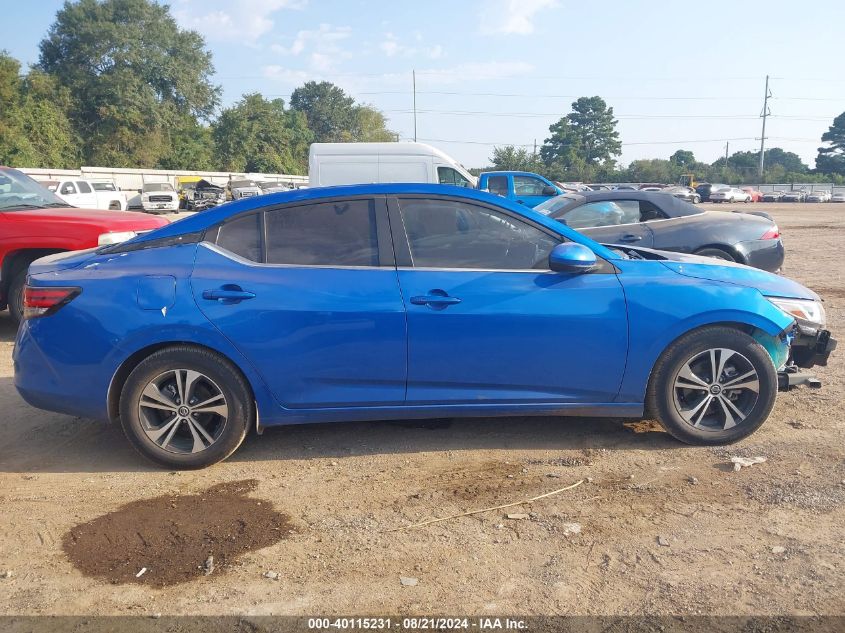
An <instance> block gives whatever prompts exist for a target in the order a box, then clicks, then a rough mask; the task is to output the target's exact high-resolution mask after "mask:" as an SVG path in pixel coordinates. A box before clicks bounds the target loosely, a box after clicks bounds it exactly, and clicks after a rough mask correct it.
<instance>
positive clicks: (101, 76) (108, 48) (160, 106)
mask: <svg viewBox="0 0 845 633" xmlns="http://www.w3.org/2000/svg"><path fill="white" fill-rule="evenodd" d="M40 49H41V56H40V61H39V66H40V68H41V69H43V70H44V71H46V72H47V73H49V74H50V75H52V76H53V77H54V78H55V79H56V80H57V81H58V82H59V83H60V84H61V85H62V86H64V87H66V88H67V89H68V90H69V91H70V92H71V93H72V94H73V96H74V99H73V103H72V107H71V120H72V122H73V124H74V126H75V128H76V130H77V133H78V134H79V135H80V136H81V138H82V142H83V154H84V159H85V161H86V162H90V163H95V164H96V163H101V164H109V165H114V166H131V167H152V166H154V165H156V164H158V163H159V161H161V160H166V159H164V157H165V156H166V155H167V154H168V153H169V152H170V151H171V150H170V148H169V147H168V141H169V133H168V130H170V129H172V128H176V127H178V126H179V125H181V124H183V122H184V119H185V117H194V118H199V119H201V120H208V119H209V118H210V117H211V116H212V114H213V112H214V109H215V107H216V106H217V104H218V103H219V97H220V89H219V87H216V86H214V85H213V84H212V83H211V79H210V78H211V75H212V74H213V72H214V68H213V66H212V63H211V53H209V52H208V51H207V50H206V49H205V43H204V41H203V38H202V37H201V36H200V35H199V34H198V33H196V32H194V31H185V30H182V29H180V28H179V27H178V26H177V24H176V21H175V20H174V19H173V17H172V16H171V15H170V9H169V7H167V6H166V5H159V4H157V3H155V2H153V1H151V0H79V1H78V2H70V1H68V2H65V4H64V6H63V7H62V8H61V9H60V10H59V12H58V13H57V14H56V21H55V22H54V24H53V25H52V26H51V27H50V30H49V32H48V34H47V37H46V38H45V39H44V40H42V42H41V45H40Z"/></svg>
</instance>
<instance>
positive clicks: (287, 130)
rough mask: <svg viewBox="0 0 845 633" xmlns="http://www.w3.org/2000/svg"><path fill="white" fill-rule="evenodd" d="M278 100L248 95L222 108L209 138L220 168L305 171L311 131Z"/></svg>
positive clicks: (287, 171)
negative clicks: (214, 147)
mask: <svg viewBox="0 0 845 633" xmlns="http://www.w3.org/2000/svg"><path fill="white" fill-rule="evenodd" d="M284 105H285V104H284V101H282V100H281V99H273V100H267V99H265V98H264V97H262V96H261V95H260V94H258V93H254V94H248V95H245V96H244V97H243V99H241V100H240V101H239V102H238V103H236V104H235V105H233V106H232V107H231V108H226V109H225V110H223V112H222V113H221V114H220V118H219V119H218V120H217V122H216V123H215V125H214V131H213V137H214V142H215V145H216V148H217V155H218V160H219V161H220V162H221V163H222V164H221V166H222V167H223V169H225V170H228V171H241V172H270V173H289V174H290V173H305V172H306V171H307V163H308V145H309V143H310V142H311V132H310V130H309V129H308V127H307V122H306V119H305V116H304V115H303V114H302V113H301V112H293V111H290V110H285V107H284Z"/></svg>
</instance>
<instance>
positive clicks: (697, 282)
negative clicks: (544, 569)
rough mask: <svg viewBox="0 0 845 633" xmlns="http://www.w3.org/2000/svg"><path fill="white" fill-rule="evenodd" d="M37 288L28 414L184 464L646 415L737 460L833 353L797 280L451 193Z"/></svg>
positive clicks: (292, 219) (220, 219)
mask: <svg viewBox="0 0 845 633" xmlns="http://www.w3.org/2000/svg"><path fill="white" fill-rule="evenodd" d="M24 292H25V297H24V305H25V319H24V321H23V322H22V324H21V326H20V330H19V331H18V336H17V343H16V346H15V353H14V366H15V384H16V386H17V388H18V391H19V392H20V393H21V395H22V396H23V397H24V398H25V399H26V400H27V402H29V403H30V404H32V405H34V406H36V407H40V408H43V409H48V410H51V411H59V412H62V413H67V414H69V415H76V416H81V417H86V418H101V419H107V420H113V421H119V423H120V424H121V426H122V427H123V429H124V431H125V433H126V437H127V438H128V439H129V441H130V442H131V443H132V445H133V446H134V447H135V448H136V449H137V450H138V451H139V452H140V453H141V454H142V455H144V456H146V457H148V458H149V459H151V460H153V461H154V462H157V463H158V464H161V465H164V466H167V467H168V468H200V467H203V466H207V465H209V464H212V463H214V462H217V461H220V460H222V459H225V458H226V457H227V456H229V455H230V454H232V452H233V451H235V449H237V448H238V446H239V445H240V444H241V442H242V441H243V439H244V437H245V435H246V433H247V432H248V431H249V429H250V428H253V427H254V428H256V429H259V430H260V429H262V428H263V427H268V426H273V425H281V424H297V423H307V422H337V421H342V420H386V419H402V418H428V417H431V418H434V417H437V418H441V417H459V416H506V415H547V416H548V415H585V416H614V417H615V416H619V417H641V416H644V415H649V416H654V417H656V418H657V419H658V420H659V421H660V423H661V424H662V425H663V427H664V428H665V429H666V430H667V431H668V432H669V433H671V434H672V435H673V436H674V437H676V438H677V439H679V440H681V441H682V442H687V443H690V444H701V445H707V444H710V445H712V444H724V443H729V442H734V441H737V440H739V439H741V438H744V437H746V436H747V435H749V434H750V433H753V432H754V431H755V430H756V429H757V428H758V427H759V426H760V425H761V424H762V423H763V422H764V421H765V420H766V418H767V416H768V415H769V412H770V411H771V409H772V406H773V405H774V402H775V397H776V395H777V392H778V390H779V389H786V388H789V387H791V386H794V385H797V384H801V383H809V384H811V385H813V386H815V385H817V381H816V380H815V378H814V377H813V376H811V375H810V374H808V373H807V372H806V371H804V370H805V369H807V368H810V367H812V366H814V365H823V364H825V363H826V362H827V358H828V355H829V354H830V352H831V350H832V349H833V348H834V347H835V341H834V340H833V339H831V337H830V332H828V331H827V330H825V329H824V325H825V314H824V309H823V307H822V304H821V301H820V299H819V297H818V296H817V295H816V294H815V293H813V292H812V291H811V290H808V289H807V288H804V287H803V286H801V285H799V284H797V283H795V282H793V281H790V280H788V279H785V278H783V277H779V276H776V275H773V274H769V273H766V272H763V271H761V270H757V269H754V268H749V267H746V266H742V265H738V264H731V263H728V262H724V261H719V260H714V259H706V258H702V257H695V256H689V255H680V254H677V253H667V252H660V251H654V250H649V249H638V248H631V247H627V246H619V247H615V246H604V245H601V244H598V243H596V242H594V241H592V240H590V239H589V238H587V237H585V236H583V235H581V234H579V233H577V232H576V231H574V230H572V229H570V228H568V227H566V226H564V225H563V224H560V223H558V222H557V221H555V220H552V219H549V218H547V217H545V216H543V215H540V214H538V213H535V212H533V211H531V210H529V209H526V208H525V207H524V206H522V205H518V204H515V203H510V202H508V201H506V200H503V199H502V198H501V197H498V196H493V195H490V194H487V193H484V192H480V191H473V190H468V189H464V188H457V187H450V186H443V185H417V184H385V185H361V186H348V187H330V188H320V189H308V190H301V191H291V192H283V193H276V194H270V195H264V196H259V197H256V198H250V199H248V200H244V201H240V202H235V203H231V204H226V205H223V206H221V207H218V208H216V209H213V210H211V211H208V212H205V213H202V214H197V215H194V216H192V217H190V218H188V219H185V220H182V221H180V222H176V223H174V224H171V225H169V226H166V227H164V228H161V229H159V230H156V231H154V232H151V233H147V234H144V235H140V236H138V237H136V238H134V239H132V240H130V241H127V242H123V243H121V244H117V245H111V246H106V247H103V248H99V249H97V250H89V251H83V252H75V253H63V254H59V255H52V256H49V257H45V258H43V259H40V260H38V261H36V262H35V263H34V264H32V266H31V267H30V269H29V278H28V282H27V286H26V288H25V291H24Z"/></svg>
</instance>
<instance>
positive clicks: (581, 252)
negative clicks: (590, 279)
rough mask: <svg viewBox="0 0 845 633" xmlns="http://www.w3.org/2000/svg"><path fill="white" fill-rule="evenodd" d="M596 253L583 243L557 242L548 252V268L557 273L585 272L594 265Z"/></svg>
mask: <svg viewBox="0 0 845 633" xmlns="http://www.w3.org/2000/svg"><path fill="white" fill-rule="evenodd" d="M596 261H597V260H596V254H595V253H594V252H593V251H591V250H590V249H589V248H587V247H586V246H584V245H583V244H576V243H575V242H566V243H564V244H558V245H557V246H555V247H554V248H553V249H552V252H551V253H549V268H551V269H552V270H553V271H555V272H558V273H587V272H590V271H591V270H592V269H593V268H595V267H596Z"/></svg>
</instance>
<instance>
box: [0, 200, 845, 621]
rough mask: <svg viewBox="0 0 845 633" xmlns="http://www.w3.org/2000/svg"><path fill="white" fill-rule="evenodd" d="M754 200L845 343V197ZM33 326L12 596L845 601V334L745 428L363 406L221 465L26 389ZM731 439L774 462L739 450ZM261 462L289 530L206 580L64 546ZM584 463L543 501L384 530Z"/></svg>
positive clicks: (16, 609) (12, 463)
mask: <svg viewBox="0 0 845 633" xmlns="http://www.w3.org/2000/svg"><path fill="white" fill-rule="evenodd" d="M755 206H756V207H757V208H761V209H765V210H766V211H769V212H770V213H772V214H773V215H774V216H775V217H776V220H777V221H778V223H779V225H780V226H781V228H782V230H783V234H784V242H785V244H786V249H787V260H786V265H785V268H784V273H785V274H787V275H789V276H791V277H794V278H795V279H797V280H799V281H801V282H803V283H804V284H806V285H808V286H809V287H811V288H813V289H815V290H816V291H817V292H819V294H821V295H822V297H823V298H824V299H825V301H826V309H827V315H828V325H829V327H830V329H832V330H833V331H834V336H837V337H838V338H839V340H840V341H841V340H842V339H843V338H845V278H844V277H843V275H845V265H843V263H842V261H843V259H842V248H843V239H845V205H835V204H819V205H809V204H801V205H797V204H796V205H776V204H767V205H755ZM13 341H14V330H13V327H12V325H11V323H10V322H9V320H8V317H7V315H6V314H5V313H4V314H2V315H0V411H2V414H0V416H2V425H0V615H3V614H5V615H10V614H17V615H22V614H121V615H133V614H135V615H151V614H156V613H163V614H210V615H215V614H249V615H262V614H298V615H319V614H339V613H344V614H361V615H376V614H457V613H475V614H503V613H521V614H603V615H611V614H633V615H637V614H658V615H659V614H676V615H677V614H721V615H724V614H741V615H751V614H758V615H763V614H792V615H817V614H843V613H845V547H844V546H843V543H845V528H843V525H845V449H843V446H844V445H845V413H843V410H845V407H843V405H845V371H843V368H845V348H842V349H840V350H838V351H837V352H834V356H833V358H832V362H831V364H830V366H829V367H826V368H820V369H819V370H818V375H819V377H820V378H821V380H822V381H823V383H824V387H823V388H822V389H821V390H819V391H810V390H798V391H794V392H790V393H787V394H781V395H780V396H779V398H778V402H777V405H776V407H775V410H774V412H773V414H772V416H771V417H770V419H769V420H768V422H766V424H765V425H764V426H763V427H762V428H761V429H760V430H759V431H758V432H757V433H756V434H755V435H753V436H752V437H751V438H749V439H747V440H745V441H744V442H742V443H740V444H738V445H734V446H731V447H725V448H717V449H710V448H692V447H688V446H684V445H682V444H679V443H677V442H676V441H674V440H672V439H671V438H670V437H668V436H667V435H666V434H665V433H662V432H642V433H637V432H634V430H632V429H630V428H627V427H625V426H623V424H622V421H621V420H606V419H605V420H596V419H584V418H564V419H557V418H507V419H486V420H465V421H454V422H451V423H449V422H446V423H441V424H425V423H411V424H399V423H386V422H380V423H366V424H364V423H350V424H343V425H313V426H301V427H288V428H281V429H271V430H268V431H267V432H266V433H265V434H264V436H263V437H256V436H254V435H253V436H250V437H249V438H248V439H247V441H246V443H245V444H244V446H243V447H242V448H241V449H240V451H238V452H237V453H236V454H235V455H234V456H233V457H232V458H230V459H229V460H228V461H227V462H225V463H222V464H219V465H217V466H214V467H212V468H210V469H206V470H202V471H197V472H182V473H177V472H168V471H163V470H159V469H156V468H154V467H152V466H150V465H148V464H146V463H145V462H144V461H142V459H141V458H139V457H138V456H137V455H136V454H135V453H134V452H133V451H132V449H131V448H130V447H129V445H128V444H127V442H126V441H125V440H124V438H123V437H122V435H121V432H120V431H119V430H118V429H116V428H110V427H109V426H106V425H104V424H102V423H98V422H92V421H88V420H82V419H74V418H71V417H67V416H63V415H58V414H51V413H46V412H43V411H38V410H36V409H33V408H31V407H29V406H28V405H26V404H25V403H24V402H23V401H22V400H21V399H20V397H19V396H18V395H17V393H16V392H15V390H14V387H13V384H12V367H11V360H10V355H11V352H12V347H13ZM641 428H645V429H648V428H649V425H641ZM735 455H741V456H764V457H766V458H767V461H766V462H765V463H762V464H757V465H755V466H752V467H750V468H744V469H743V470H741V471H739V472H734V471H733V470H732V469H731V468H730V464H729V463H728V462H729V460H730V457H731V456H735ZM248 480H257V484H255V488H254V490H251V491H248V492H244V493H243V494H245V495H247V496H248V499H246V500H245V502H244V503H243V504H242V505H238V506H235V507H237V508H242V512H243V516H242V517H241V519H242V521H243V522H247V523H248V522H250V520H251V519H252V518H256V519H257V520H260V521H265V522H266V521H269V519H268V518H267V516H266V515H267V512H268V510H269V508H268V506H267V504H268V503H269V504H272V506H271V507H272V509H273V510H274V511H275V512H276V513H279V514H278V515H276V514H273V516H279V517H283V520H282V519H279V521H282V522H281V523H275V524H274V523H273V522H272V521H269V523H267V524H268V525H276V526H278V525H282V524H284V525H286V526H289V528H290V529H289V530H288V531H286V532H285V534H284V537H283V538H278V539H276V538H273V539H267V542H269V543H272V544H270V545H267V546H264V545H266V543H264V542H260V543H259V546H261V549H251V548H250V547H243V548H241V550H240V551H238V552H237V555H232V556H229V557H223V558H219V557H215V561H217V560H218V559H219V560H220V563H219V564H217V565H216V566H215V568H214V570H213V571H212V572H211V573H206V571H207V569H206V567H205V563H206V556H205V553H206V552H205V551H200V550H198V551H197V554H196V556H197V560H196V569H197V573H196V574H195V577H194V579H192V580H190V581H189V582H181V583H180V584H178V585H174V586H169V587H158V586H156V585H155V583H154V582H149V583H146V584H145V583H143V582H135V578H134V574H135V571H136V570H134V568H133V569H126V570H123V572H121V573H122V574H123V577H124V578H125V580H121V579H120V578H121V577H120V575H119V574H118V577H114V576H107V578H109V579H104V578H103V577H102V576H97V575H91V573H92V572H91V571H90V570H88V574H87V575H83V573H82V572H81V571H80V570H79V569H78V568H77V567H76V566H74V564H73V563H72V562H71V559H70V558H69V556H68V554H66V553H65V550H64V549H63V542H67V539H69V538H71V537H69V536H68V534H69V533H71V532H72V531H73V530H77V533H81V532H79V531H80V530H83V529H84V526H83V527H79V526H82V524H85V523H86V522H89V521H92V520H95V519H98V517H101V516H102V515H104V514H106V513H110V512H115V511H118V512H120V513H121V517H122V518H121V520H122V521H123V523H120V524H119V525H120V526H121V529H126V530H131V529H133V528H134V527H135V525H136V523H135V522H133V520H132V518H133V516H132V512H137V513H138V517H137V525H144V526H146V527H145V530H147V531H149V530H154V529H155V524H154V522H152V523H151V522H150V513H149V512H145V511H144V504H143V503H139V502H143V501H144V500H150V499H154V498H157V497H166V498H172V499H174V501H173V504H174V506H173V507H174V508H175V507H176V506H177V505H178V503H179V499H181V498H184V497H180V495H191V496H193V495H199V498H200V499H202V498H203V495H206V494H208V489H210V488H212V487H214V486H219V485H220V484H231V485H232V486H234V487H236V488H237V487H238V486H242V485H244V484H242V483H240V482H248ZM579 480H584V483H583V484H582V485H580V486H578V487H577V488H574V489H571V490H568V491H565V492H562V493H560V494H558V495H554V496H551V497H548V498H545V499H541V500H538V501H536V502H533V503H531V504H528V505H524V506H518V507H514V508H508V509H504V510H497V511H493V512H488V513H482V514H477V515H473V516H470V517H464V518H456V519H452V520H449V521H444V522H441V523H436V524H433V525H429V526H425V527H421V528H416V529H410V530H402V531H390V532H389V531H387V530H390V529H391V528H396V527H399V526H403V525H406V524H409V523H412V522H416V521H421V520H424V519H428V518H431V517H439V516H445V515H449V514H454V513H458V512H463V511H467V510H472V509H477V508H484V507H489V506H495V505H499V504H505V503H509V502H512V501H519V500H523V499H528V498H531V497H535V496H537V495H541V494H543V493H546V492H549V491H553V490H556V489H559V488H563V487H564V486H568V485H570V484H573V483H575V482H577V481H579ZM249 485H252V484H249ZM191 498H192V499H193V505H191V506H190V507H192V508H195V515H194V519H195V521H196V522H197V524H196V525H192V526H190V527H191V529H192V530H193V531H192V532H191V533H193V534H202V533H203V531H204V526H205V525H206V524H208V523H210V522H213V521H214V519H215V517H216V516H217V515H218V514H219V509H218V508H217V506H215V504H214V503H209V504H203V503H201V502H199V503H198V502H197V501H196V500H197V497H191ZM257 502H260V503H261V504H263V509H261V510H256V503H257ZM154 503H161V501H160V500H158V499H157V500H155V501H154ZM126 504H131V505H128V506H127V507H126V508H124V507H123V506H124V505H126ZM154 507H156V506H154ZM127 513H128V515H127ZM507 513H517V514H521V513H524V514H527V515H528V516H527V517H526V518H521V519H509V518H507V516H506V515H507ZM235 519H236V523H237V517H235ZM101 521H102V520H101ZM288 521H289V523H288ZM576 523H577V524H578V525H579V526H580V532H579V531H577V528H575V526H573V525H572V524H576ZM97 525H99V524H97ZM268 529H270V528H268ZM238 533H239V532H238V530H237V529H235V530H234V531H233V532H232V534H234V536H233V537H232V538H234V539H237V534H238ZM145 536H146V537H147V539H148V540H150V542H153V543H156V542H165V541H167V538H166V535H154V536H155V538H153V535H149V534H146V535H145ZM130 537H131V535H130ZM127 538H129V537H127ZM129 540H131V538H129ZM259 541H260V539H259ZM127 542H128V541H126V540H124V541H120V540H117V541H113V540H112V538H103V539H102V540H101V542H100V546H101V548H102V552H103V558H104V559H109V560H111V559H110V558H109V557H112V558H113V559H114V560H118V561H119V560H122V558H121V553H122V551H123V549H122V548H125V547H130V546H129V545H127ZM209 542H211V543H212V544H211V545H210V548H211V550H213V548H214V547H215V545H214V541H209ZM89 545H90V543H89ZM136 545H137V544H136ZM170 546H172V543H171V544H170ZM115 550H117V552H115ZM211 550H209V553H210V554H213V551H211ZM163 560H164V564H165V565H166V564H167V563H166V557H164V558H163ZM133 562H137V561H133ZM161 565H162V556H159V558H158V559H157V560H156V564H155V565H154V564H150V565H146V566H147V567H149V568H151V569H152V570H153V571H150V572H149V573H151V574H152V573H154V571H155V569H154V568H157V569H159V570H160V569H161ZM137 571H140V569H138V570H137ZM7 572H11V573H10V574H9V573H7ZM268 572H272V573H268ZM400 577H404V578H406V581H405V583H404V584H403V583H402V582H401V581H400ZM408 578H413V579H416V580H417V583H416V584H414V583H413V582H412V581H408V580H407V579H408Z"/></svg>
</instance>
